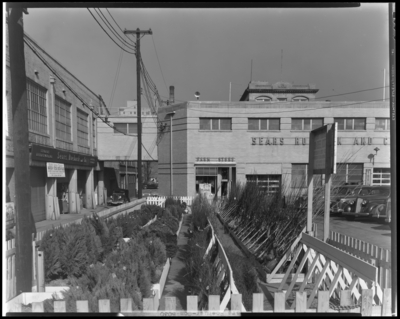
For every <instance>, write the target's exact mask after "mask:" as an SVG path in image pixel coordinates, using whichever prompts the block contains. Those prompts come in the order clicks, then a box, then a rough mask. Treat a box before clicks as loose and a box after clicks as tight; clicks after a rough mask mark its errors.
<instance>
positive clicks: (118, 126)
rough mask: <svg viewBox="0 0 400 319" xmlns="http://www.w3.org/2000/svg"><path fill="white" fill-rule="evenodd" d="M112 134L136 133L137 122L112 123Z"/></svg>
mask: <svg viewBox="0 0 400 319" xmlns="http://www.w3.org/2000/svg"><path fill="white" fill-rule="evenodd" d="M114 134H137V123H114Z"/></svg>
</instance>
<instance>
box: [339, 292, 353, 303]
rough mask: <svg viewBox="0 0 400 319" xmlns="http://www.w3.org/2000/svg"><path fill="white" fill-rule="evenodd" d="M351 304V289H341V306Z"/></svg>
mask: <svg viewBox="0 0 400 319" xmlns="http://www.w3.org/2000/svg"><path fill="white" fill-rule="evenodd" d="M352 304H353V300H352V299H351V291H350V290H342V291H341V292H340V305H341V306H351V305H352Z"/></svg>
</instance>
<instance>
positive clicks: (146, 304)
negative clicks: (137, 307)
mask: <svg viewBox="0 0 400 319" xmlns="http://www.w3.org/2000/svg"><path fill="white" fill-rule="evenodd" d="M153 310H156V309H154V301H153V298H143V311H153Z"/></svg>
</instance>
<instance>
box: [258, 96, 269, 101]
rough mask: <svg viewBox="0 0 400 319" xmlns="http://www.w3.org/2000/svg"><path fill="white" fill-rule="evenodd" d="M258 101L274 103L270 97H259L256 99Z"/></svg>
mask: <svg viewBox="0 0 400 319" xmlns="http://www.w3.org/2000/svg"><path fill="white" fill-rule="evenodd" d="M256 101H265V102H269V101H272V98H270V97H269V96H258V97H256Z"/></svg>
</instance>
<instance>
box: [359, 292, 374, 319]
mask: <svg viewBox="0 0 400 319" xmlns="http://www.w3.org/2000/svg"><path fill="white" fill-rule="evenodd" d="M372 293H373V291H372V289H363V290H362V291H361V298H362V302H361V315H362V316H371V315H372V299H373V295H372Z"/></svg>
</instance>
